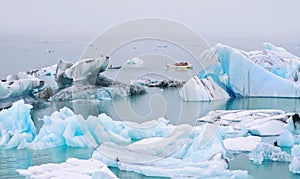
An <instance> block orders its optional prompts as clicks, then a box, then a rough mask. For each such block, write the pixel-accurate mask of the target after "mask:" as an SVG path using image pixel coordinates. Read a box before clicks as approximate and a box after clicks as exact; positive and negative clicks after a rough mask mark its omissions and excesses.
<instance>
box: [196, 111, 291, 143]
mask: <svg viewBox="0 0 300 179" xmlns="http://www.w3.org/2000/svg"><path fill="white" fill-rule="evenodd" d="M291 115H292V114H291V113H285V112H284V111H281V110H272V109H269V110H216V111H210V112H209V113H208V114H207V115H206V116H204V117H202V118H200V119H198V120H197V123H198V124H199V125H201V124H203V123H218V124H219V125H220V127H219V130H220V134H221V135H222V137H224V138H226V137H239V136H244V135H246V134H247V133H248V132H249V133H251V134H253V135H259V136H270V135H280V134H282V133H283V131H284V125H285V122H286V121H287V119H288V118H289V117H290V116H291Z"/></svg>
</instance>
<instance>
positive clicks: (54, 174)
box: [17, 158, 117, 179]
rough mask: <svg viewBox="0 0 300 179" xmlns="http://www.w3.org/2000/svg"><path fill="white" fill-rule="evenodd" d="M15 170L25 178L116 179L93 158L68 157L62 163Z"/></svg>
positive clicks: (104, 166)
mask: <svg viewBox="0 0 300 179" xmlns="http://www.w3.org/2000/svg"><path fill="white" fill-rule="evenodd" d="M17 172H18V173H19V174H20V175H22V176H24V177H26V178H43V179H48V178H49V179H50V178H82V179H93V178H99V179H100V178H105V179H106V178H107V179H117V177H116V176H115V175H114V174H113V173H112V172H111V171H110V170H109V169H108V168H107V166H106V165H105V164H104V163H102V162H101V161H99V160H95V159H89V160H80V159H76V158H69V159H67V161H66V162H64V163H60V164H54V163H49V164H43V165H39V166H32V167H29V168H28V169H18V170H17Z"/></svg>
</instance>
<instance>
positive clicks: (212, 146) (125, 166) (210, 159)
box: [93, 124, 248, 178]
mask: <svg viewBox="0 0 300 179" xmlns="http://www.w3.org/2000/svg"><path fill="white" fill-rule="evenodd" d="M224 155H225V149H224V147H223V144H222V140H221V139H220V137H219V135H218V134H215V135H208V136H207V133H205V130H204V127H192V126H190V125H184V124H183V125H179V126H176V127H175V128H174V129H172V132H171V133H170V135H168V136H166V137H155V138H147V139H144V140H141V141H138V142H136V143H133V144H130V145H127V146H119V145H117V144H115V143H104V144H102V145H100V147H98V148H97V150H96V151H95V152H94V153H93V158H95V159H98V160H101V161H103V162H104V163H106V164H107V165H108V166H112V167H118V168H119V169H120V170H126V171H134V172H136V173H140V174H143V175H146V176H158V177H174V178H176V177H177V178H188V177H197V178H224V177H225V178H230V177H236V178H239V177H240V178H247V177H248V174H247V171H232V170H228V163H227V162H226V159H224Z"/></svg>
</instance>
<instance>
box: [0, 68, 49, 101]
mask: <svg viewBox="0 0 300 179" xmlns="http://www.w3.org/2000/svg"><path fill="white" fill-rule="evenodd" d="M44 83H45V82H44V81H43V80H40V79H38V78H35V77H34V76H31V75H27V74H26V73H25V72H19V73H18V74H17V75H8V76H7V77H6V79H5V80H1V81H0V100H1V99H7V98H11V97H15V96H19V95H23V94H29V93H33V91H34V90H38V89H39V88H41V87H43V85H44Z"/></svg>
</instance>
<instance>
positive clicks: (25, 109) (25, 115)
mask: <svg viewBox="0 0 300 179" xmlns="http://www.w3.org/2000/svg"><path fill="white" fill-rule="evenodd" d="M31 108H32V106H31V105H29V104H25V103H24V101H23V100H20V101H18V102H15V103H14V104H13V105H12V107H10V108H9V109H3V110H2V111H0V131H1V133H0V139H1V140H0V146H4V147H5V148H26V147H27V146H28V145H29V144H30V143H31V142H32V141H33V139H34V137H35V136H36V129H35V126H34V123H33V121H32V119H31V115H30V109H31Z"/></svg>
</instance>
